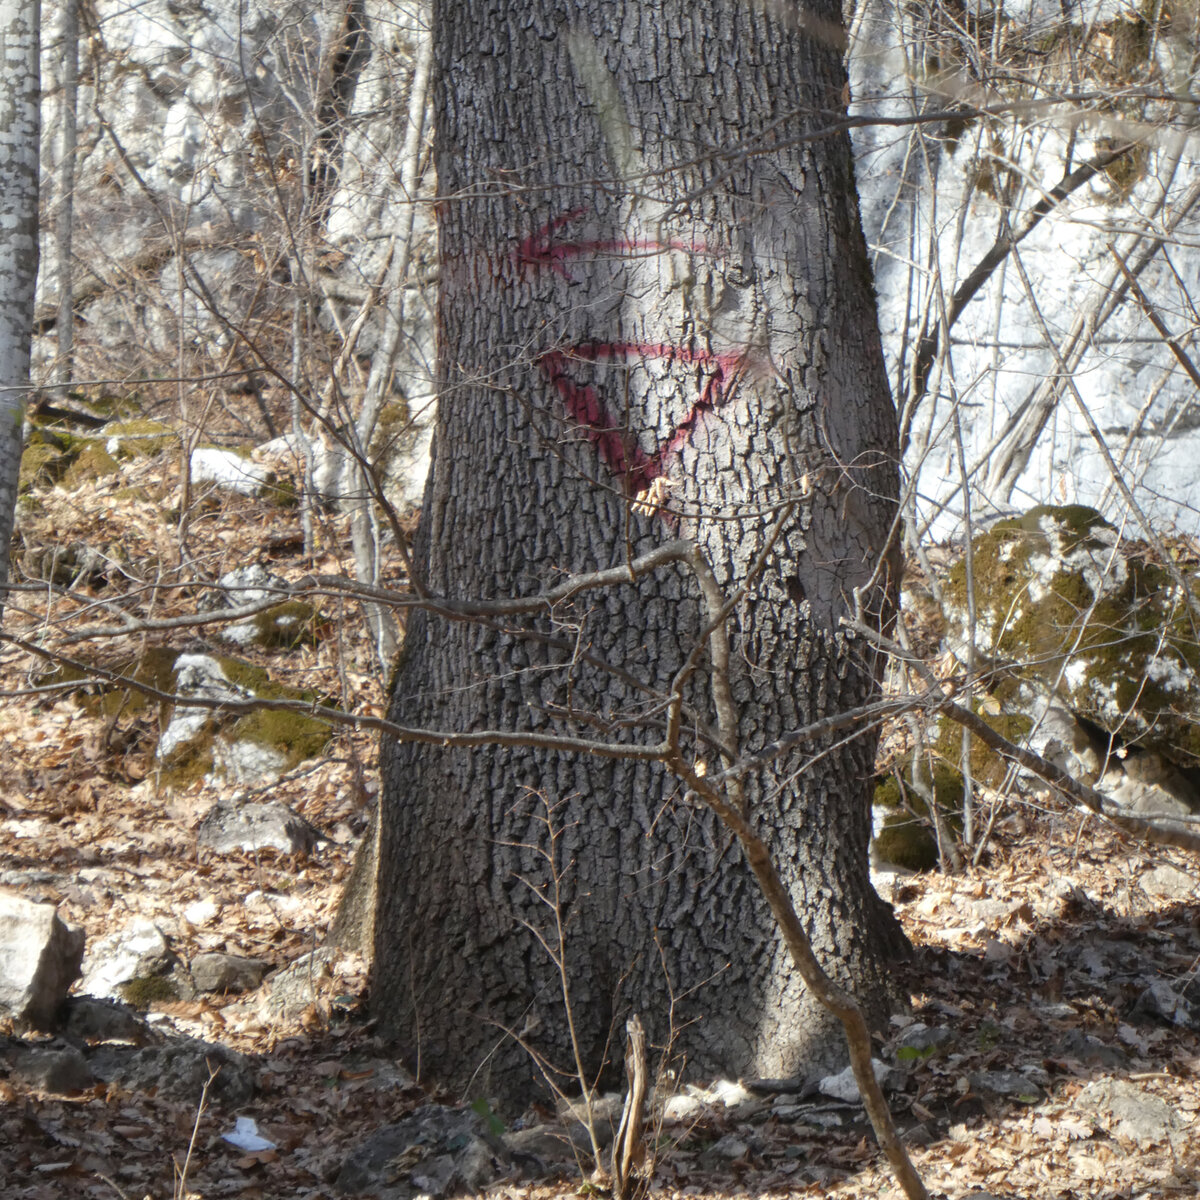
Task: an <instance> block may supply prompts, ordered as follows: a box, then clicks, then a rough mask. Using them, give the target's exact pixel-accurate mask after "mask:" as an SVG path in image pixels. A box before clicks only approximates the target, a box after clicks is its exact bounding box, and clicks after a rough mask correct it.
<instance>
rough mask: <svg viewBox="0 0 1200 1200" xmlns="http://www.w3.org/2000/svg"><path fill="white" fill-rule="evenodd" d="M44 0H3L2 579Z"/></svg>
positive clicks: (29, 293)
mask: <svg viewBox="0 0 1200 1200" xmlns="http://www.w3.org/2000/svg"><path fill="white" fill-rule="evenodd" d="M40 21H41V14H40V11H39V4H38V0H0V582H3V581H5V580H7V578H8V547H9V543H10V542H11V540H12V528H13V512H14V508H15V505H16V500H17V480H18V473H19V471H20V466H21V424H22V419H23V417H24V412H25V395H26V389H27V387H28V384H29V343H30V336H31V333H32V328H33V301H34V287H35V285H36V283H37V265H38V238H37V211H38V208H37V206H38V151H39V136H40V129H41V120H40V102H41V97H40V94H39V82H38V81H39V75H38V52H39V46H38V27H39V25H40Z"/></svg>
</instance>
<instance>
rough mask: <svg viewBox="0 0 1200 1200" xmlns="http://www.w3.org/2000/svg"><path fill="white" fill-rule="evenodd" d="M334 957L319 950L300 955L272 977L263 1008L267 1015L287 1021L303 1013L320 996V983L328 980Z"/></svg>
mask: <svg viewBox="0 0 1200 1200" xmlns="http://www.w3.org/2000/svg"><path fill="white" fill-rule="evenodd" d="M335 955H336V951H334V950H331V949H326V948H325V947H321V948H320V949H318V950H314V951H313V952H312V953H311V954H304V955H301V956H300V957H299V958H298V959H296V961H295V962H294V963H292V964H291V965H290V966H287V967H285V968H284V969H283V970H282V971H278V972H277V973H276V974H274V975H272V976H271V978H270V980H269V983H270V988H271V990H270V994H269V995H268V996H267V1000H266V1004H265V1006H264V1007H265V1009H266V1013H267V1015H268V1016H269V1017H271V1018H273V1019H275V1020H290V1019H291V1018H293V1017H298V1016H299V1015H300V1014H301V1013H302V1012H304V1010H305V1009H306V1008H308V1006H309V1005H310V1004H312V1003H313V1002H314V1001H315V1000H316V999H317V998H318V996H319V995H320V993H321V991H322V984H323V982H324V981H325V980H327V979H329V978H330V970H329V964H330V963H331V962H332V961H333V959H334V957H335Z"/></svg>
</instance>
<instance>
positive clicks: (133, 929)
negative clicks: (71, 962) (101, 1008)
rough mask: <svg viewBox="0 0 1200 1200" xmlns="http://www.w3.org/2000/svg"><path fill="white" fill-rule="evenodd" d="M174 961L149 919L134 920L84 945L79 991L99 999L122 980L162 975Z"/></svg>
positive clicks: (114, 992)
mask: <svg viewBox="0 0 1200 1200" xmlns="http://www.w3.org/2000/svg"><path fill="white" fill-rule="evenodd" d="M177 962H178V959H177V958H176V957H175V955H174V954H172V952H171V948H170V946H168V945H167V939H166V938H165V937H163V934H162V930H161V929H159V927H158V926H157V925H155V924H154V923H153V922H152V921H135V922H134V923H133V924H131V925H128V926H126V928H124V929H122V930H119V931H118V932H117V933H112V934H109V935H108V936H107V937H103V938H101V939H100V940H99V941H98V942H96V943H95V944H94V945H93V946H91V947H89V948H88V953H87V958H86V959H85V960H84V964H83V982H82V983H81V984H80V985H79V989H80V991H81V992H84V993H86V994H87V995H89V996H98V997H100V998H101V999H107V998H108V997H112V996H118V995H120V992H121V987H122V985H123V984H128V983H132V982H133V981H134V980H135V979H149V978H150V977H151V976H156V975H162V976H165V975H166V974H167V972H169V971H170V970H171V968H172V967H173V966H174V965H175V964H176V963H177Z"/></svg>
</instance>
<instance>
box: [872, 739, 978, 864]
mask: <svg viewBox="0 0 1200 1200" xmlns="http://www.w3.org/2000/svg"><path fill="white" fill-rule="evenodd" d="M929 799H932V801H933V803H934V805H935V806H936V808H937V816H938V821H939V823H940V824H941V827H942V832H943V835H944V836H950V837H955V836H957V834H958V833H959V832H960V831H961V829H962V800H963V777H962V775H961V773H960V772H959V771H957V770H956V769H955V768H954V767H952V766H951V765H950V763H949V762H948V761H947V760H946V759H944V758H942V757H940V756H939V755H936V754H934V755H928V754H923V753H919V754H910V755H909V756H908V758H907V759H906V760H905V761H904V763H903V764H902V765H901V766H900V767H899V768H898V769H897V770H896V771H893V772H892V774H890V775H888V776H886V777H885V778H883V779H882V780H881V781H880V782H879V784H878V786H877V787H876V788H875V795H874V814H875V820H874V825H875V836H874V840H873V841H872V843H871V854H872V857H873V859H874V860H875V861H876V862H880V863H891V864H892V865H893V866H897V867H903V868H904V869H906V870H909V871H930V870H932V869H933V868H934V867H936V866H937V865H938V840H937V832H936V829H935V827H934V822H933V816H932V814H931V812H930V806H929Z"/></svg>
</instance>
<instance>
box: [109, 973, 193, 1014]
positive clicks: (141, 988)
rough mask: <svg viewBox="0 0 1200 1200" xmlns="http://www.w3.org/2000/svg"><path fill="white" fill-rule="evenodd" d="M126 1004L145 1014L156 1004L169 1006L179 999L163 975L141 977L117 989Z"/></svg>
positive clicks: (173, 987)
mask: <svg viewBox="0 0 1200 1200" xmlns="http://www.w3.org/2000/svg"><path fill="white" fill-rule="evenodd" d="M117 990H118V991H119V992H120V993H121V996H122V998H123V999H124V1000H125V1003H126V1004H132V1005H133V1007H134V1008H136V1009H139V1010H141V1011H142V1012H145V1011H146V1010H147V1009H149V1008H153V1007H154V1006H155V1005H156V1004H170V1003H171V1002H172V1001H174V1000H178V999H179V993H178V992H177V991H176V990H175V985H174V984H173V983H172V982H171V981H170V980H169V979H168V978H167V977H166V976H165V975H143V976H141V977H139V978H137V979H131V980H129V982H128V983H123V984H121V985H120V986H119V987H118V989H117Z"/></svg>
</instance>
